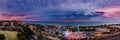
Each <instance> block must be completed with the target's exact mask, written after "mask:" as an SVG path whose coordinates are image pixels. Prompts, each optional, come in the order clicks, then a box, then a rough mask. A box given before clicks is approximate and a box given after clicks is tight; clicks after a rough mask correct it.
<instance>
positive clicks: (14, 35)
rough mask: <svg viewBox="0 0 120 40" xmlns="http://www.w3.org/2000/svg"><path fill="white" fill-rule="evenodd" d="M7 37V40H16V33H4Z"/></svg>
mask: <svg viewBox="0 0 120 40" xmlns="http://www.w3.org/2000/svg"><path fill="white" fill-rule="evenodd" d="M5 32H6V33H7V34H8V36H9V40H18V39H17V33H18V32H16V31H5Z"/></svg>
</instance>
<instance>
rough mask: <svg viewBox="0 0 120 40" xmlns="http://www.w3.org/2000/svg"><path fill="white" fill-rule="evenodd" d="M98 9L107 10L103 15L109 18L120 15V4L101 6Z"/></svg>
mask: <svg viewBox="0 0 120 40" xmlns="http://www.w3.org/2000/svg"><path fill="white" fill-rule="evenodd" d="M96 11H100V12H105V13H104V15H103V16H105V17H108V18H115V17H120V16H119V15H120V5H111V6H107V7H103V8H100V9H98V10H96Z"/></svg>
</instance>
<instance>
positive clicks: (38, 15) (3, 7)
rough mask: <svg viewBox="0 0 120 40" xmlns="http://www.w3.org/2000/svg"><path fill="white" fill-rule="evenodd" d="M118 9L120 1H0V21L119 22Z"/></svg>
mask: <svg viewBox="0 0 120 40" xmlns="http://www.w3.org/2000/svg"><path fill="white" fill-rule="evenodd" d="M119 9H120V0H114V1H113V0H0V20H23V21H68V22H70V21H76V22H80V21H106V20H120V19H119V14H120V13H119V11H120V10H119ZM8 18H9V19H8ZM101 19H103V20H101Z"/></svg>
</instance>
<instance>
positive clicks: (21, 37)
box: [17, 25, 34, 40]
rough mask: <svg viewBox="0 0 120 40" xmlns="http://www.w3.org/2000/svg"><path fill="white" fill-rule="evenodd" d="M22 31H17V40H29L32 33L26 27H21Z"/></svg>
mask: <svg viewBox="0 0 120 40" xmlns="http://www.w3.org/2000/svg"><path fill="white" fill-rule="evenodd" d="M21 29H22V30H19V31H18V34H17V37H18V40H29V39H30V37H31V36H32V35H34V33H33V32H32V31H31V30H30V29H29V28H28V26H27V25H25V26H22V28H21Z"/></svg>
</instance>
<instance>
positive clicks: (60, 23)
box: [25, 21, 115, 26]
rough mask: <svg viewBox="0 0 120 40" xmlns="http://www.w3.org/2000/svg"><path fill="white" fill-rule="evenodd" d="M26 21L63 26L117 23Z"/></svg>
mask: <svg viewBox="0 0 120 40" xmlns="http://www.w3.org/2000/svg"><path fill="white" fill-rule="evenodd" d="M25 23H31V24H41V25H61V26H77V25H78V24H79V25H80V26H96V25H104V24H115V23H111V22H38V21H32V22H25Z"/></svg>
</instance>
